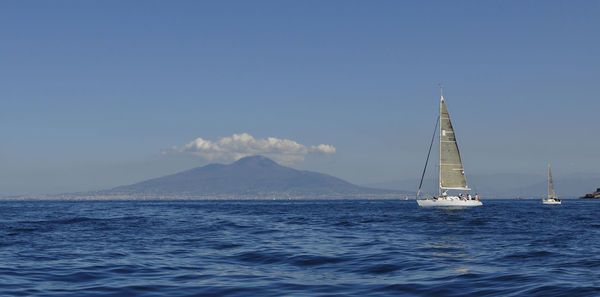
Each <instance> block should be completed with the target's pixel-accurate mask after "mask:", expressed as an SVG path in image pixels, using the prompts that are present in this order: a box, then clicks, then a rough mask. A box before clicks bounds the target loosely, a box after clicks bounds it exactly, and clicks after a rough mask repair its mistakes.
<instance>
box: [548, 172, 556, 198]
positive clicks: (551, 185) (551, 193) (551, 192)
mask: <svg viewBox="0 0 600 297" xmlns="http://www.w3.org/2000/svg"><path fill="white" fill-rule="evenodd" d="M550 198H558V197H557V196H556V191H554V182H553V181H552V171H550V164H548V199H550Z"/></svg>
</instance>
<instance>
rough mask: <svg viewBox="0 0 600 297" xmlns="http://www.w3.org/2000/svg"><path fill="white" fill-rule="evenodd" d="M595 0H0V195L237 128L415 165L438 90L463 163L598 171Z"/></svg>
mask: <svg viewBox="0 0 600 297" xmlns="http://www.w3.org/2000/svg"><path fill="white" fill-rule="evenodd" d="M599 15H600V2H598V1H431V2H428V1H412V2H409V1H214V2H202V1H2V2H0V38H1V39H0V41H1V42H0V82H1V83H0V141H1V143H2V145H0V195H13V194H25V193H57V192H68V191H79V190H94V189H102V188H107V187H113V186H117V185H121V184H128V183H132V182H136V181H139V180H142V179H146V178H150V177H157V176H161V175H164V174H169V173H173V172H177V171H180V170H184V169H188V168H192V167H195V166H200V165H204V164H207V163H208V162H209V161H207V160H205V159H202V158H200V157H195V156H191V155H185V154H175V153H169V154H166V155H162V154H161V152H165V151H170V150H172V149H171V147H173V146H178V147H181V146H183V145H184V144H186V143H188V142H190V141H191V140H193V139H195V138H198V137H202V138H203V139H208V140H212V141H216V140H218V139H219V138H221V137H227V136H231V135H232V134H234V133H249V134H251V135H252V136H254V137H255V138H257V139H262V138H267V137H276V138H280V139H290V140H294V141H296V142H298V143H300V144H302V145H306V146H310V145H318V144H330V145H333V146H335V148H336V153H335V154H332V155H308V156H306V159H305V160H304V161H302V162H298V163H295V164H293V165H292V167H295V168H299V169H309V170H315V171H320V172H324V173H329V174H333V175H335V176H338V177H341V178H344V179H347V180H349V181H351V182H354V183H358V184H363V183H371V182H378V181H385V180H393V179H404V178H414V177H415V176H418V175H419V173H420V170H421V167H422V163H423V161H424V158H425V154H426V149H427V145H428V142H429V137H430V134H431V131H432V129H433V125H434V120H435V117H436V115H437V112H438V104H439V102H438V100H439V89H438V87H437V84H438V83H439V82H442V83H443V84H444V85H445V98H446V99H447V103H448V106H449V110H450V113H451V115H452V116H453V117H454V125H455V128H456V129H457V136H458V141H459V146H460V147H461V151H462V153H463V159H464V163H465V168H466V170H467V175H469V174H489V173H512V172H515V173H532V174H536V173H540V174H544V173H545V166H546V165H545V164H546V162H547V161H551V162H552V164H553V169H554V171H555V172H556V175H561V174H563V175H567V174H571V173H581V172H583V173H585V172H590V173H597V172H598V171H599V170H600V169H599V167H600V153H599V151H600V149H599V148H600V137H599V134H600V133H599V127H600V121H599V120H598V118H599V116H600V103H599V99H600V98H599V97H600V96H599V94H600V54H599V53H600V34H599V33H598V32H599V31H600V18H599V17H598V16H599Z"/></svg>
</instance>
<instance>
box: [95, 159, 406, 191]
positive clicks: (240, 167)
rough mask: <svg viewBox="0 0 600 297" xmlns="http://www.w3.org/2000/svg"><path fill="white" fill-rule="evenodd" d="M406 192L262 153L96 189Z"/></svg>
mask: <svg viewBox="0 0 600 297" xmlns="http://www.w3.org/2000/svg"><path fill="white" fill-rule="evenodd" d="M404 193H405V192H403V191H395V190H381V189H374V188H368V187H361V186H357V185H353V184H351V183H349V182H346V181H344V180H341V179H339V178H336V177H333V176H330V175H327V174H322V173H317V172H311V171H303V170H296V169H293V168H289V167H285V166H281V165H279V164H277V163H275V162H274V161H272V160H271V159H268V158H265V157H263V156H252V157H246V158H242V159H240V160H238V161H236V162H234V163H232V164H228V165H224V164H210V165H206V166H204V167H199V168H194V169H191V170H188V171H183V172H179V173H176V174H173V175H167V176H163V177H159V178H155V179H150V180H146V181H142V182H139V183H136V184H132V185H126V186H120V187H116V188H113V189H110V190H104V191H97V192H94V193H91V194H90V195H95V196H151V197H179V198H185V197H198V198H202V197H204V198H282V197H286V198H287V197H296V198H300V197H302V198H336V197H340V198H341V197H348V198H352V197H363V198H366V197H380V198H384V197H391V196H395V197H400V196H401V195H403V194H404Z"/></svg>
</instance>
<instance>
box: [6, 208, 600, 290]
mask: <svg viewBox="0 0 600 297" xmlns="http://www.w3.org/2000/svg"><path fill="white" fill-rule="evenodd" d="M483 202H484V205H483V206H482V207H474V208H463V209H457V208H454V209H451V208H450V209H427V208H419V207H418V206H417V204H416V202H415V201H414V200H408V201H405V200H331V201H328V200H273V201H270V200H246V201H242V200H240V201H235V200H226V201H202V200H181V201H147V200H146V201H144V200H139V201H138V200H130V201H0V296H62V297H64V296H600V201H595V200H578V199H572V200H563V204H562V205H558V206H557V205H542V203H541V201H540V200H516V199H514V200H483Z"/></svg>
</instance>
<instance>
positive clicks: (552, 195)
mask: <svg viewBox="0 0 600 297" xmlns="http://www.w3.org/2000/svg"><path fill="white" fill-rule="evenodd" d="M542 203H543V204H562V201H561V200H560V199H558V197H557V196H556V191H554V182H553V181H552V171H551V170H550V163H548V198H547V199H544V198H542Z"/></svg>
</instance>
